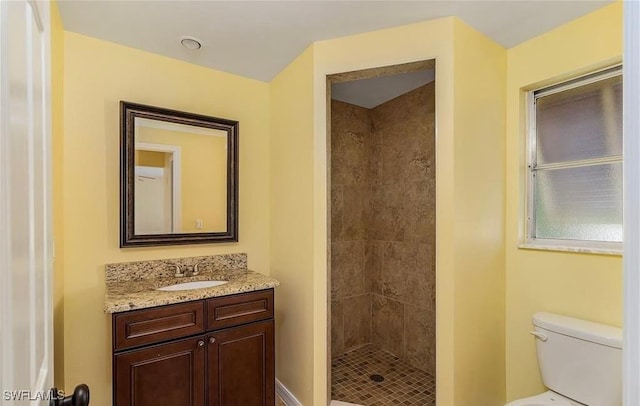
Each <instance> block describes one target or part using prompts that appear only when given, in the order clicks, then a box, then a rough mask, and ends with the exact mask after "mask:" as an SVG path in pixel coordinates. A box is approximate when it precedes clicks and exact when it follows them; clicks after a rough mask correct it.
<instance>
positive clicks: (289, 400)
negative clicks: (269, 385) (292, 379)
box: [276, 379, 302, 406]
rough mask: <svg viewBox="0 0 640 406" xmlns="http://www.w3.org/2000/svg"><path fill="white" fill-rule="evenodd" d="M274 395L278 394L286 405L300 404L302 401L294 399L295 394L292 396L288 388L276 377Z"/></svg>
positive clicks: (296, 405)
mask: <svg viewBox="0 0 640 406" xmlns="http://www.w3.org/2000/svg"><path fill="white" fill-rule="evenodd" d="M276 395H278V396H280V399H282V401H283V402H284V404H285V405H286V406H302V403H300V401H299V400H298V399H296V397H295V396H293V393H291V392H290V391H289V389H287V387H286V386H284V385H283V384H282V382H280V381H279V380H277V379H276Z"/></svg>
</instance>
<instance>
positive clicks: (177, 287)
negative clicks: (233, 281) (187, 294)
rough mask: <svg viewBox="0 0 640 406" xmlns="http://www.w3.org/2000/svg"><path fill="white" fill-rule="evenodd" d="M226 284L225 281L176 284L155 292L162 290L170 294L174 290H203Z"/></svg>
mask: <svg viewBox="0 0 640 406" xmlns="http://www.w3.org/2000/svg"><path fill="white" fill-rule="evenodd" d="M225 283H227V281H199V282H185V283H178V284H175V285H169V286H163V287H161V288H158V289H156V290H163V291H165V292H172V291H174V290H193V289H204V288H212V287H214V286H220V285H224V284H225Z"/></svg>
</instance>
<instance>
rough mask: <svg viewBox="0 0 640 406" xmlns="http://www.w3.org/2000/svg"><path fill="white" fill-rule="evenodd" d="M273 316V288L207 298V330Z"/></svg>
mask: <svg viewBox="0 0 640 406" xmlns="http://www.w3.org/2000/svg"><path fill="white" fill-rule="evenodd" d="M270 318H273V289H269V290H260V291H257V292H251V293H243V294H239V295H234V296H226V297H218V298H214V299H209V300H207V330H215V329H218V328H223V327H230V326H235V325H238V324H244V323H250V322H252V321H259V320H266V319H270Z"/></svg>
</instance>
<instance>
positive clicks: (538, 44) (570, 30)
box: [506, 2, 622, 400]
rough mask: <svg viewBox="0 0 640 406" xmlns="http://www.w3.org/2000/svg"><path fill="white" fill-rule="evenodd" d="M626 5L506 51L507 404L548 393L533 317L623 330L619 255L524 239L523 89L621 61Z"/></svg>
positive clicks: (612, 6)
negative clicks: (532, 246) (553, 248)
mask: <svg viewBox="0 0 640 406" xmlns="http://www.w3.org/2000/svg"><path fill="white" fill-rule="evenodd" d="M621 55H622V2H617V3H615V4H613V5H610V6H607V7H605V8H602V9H600V10H597V11H596V12H594V13H591V14H589V15H587V16H585V17H583V18H580V19H578V20H575V21H573V22H571V23H569V24H566V25H564V26H562V27H560V28H558V29H555V30H553V31H550V32H548V33H545V34H543V35H541V36H539V37H537V38H534V39H532V40H530V41H527V42H525V43H523V44H521V45H519V46H517V47H514V48H511V49H509V51H508V70H507V154H506V156H507V171H506V172H507V211H506V216H507V228H506V234H507V240H506V265H507V295H506V298H507V303H506V309H507V335H506V339H507V399H508V400H512V399H515V398H520V397H524V396H531V395H533V394H536V393H540V392H542V390H543V386H542V382H541V380H540V377H539V373H538V366H537V361H536V355H535V343H534V340H533V338H532V337H531V336H530V335H529V334H528V332H529V331H530V330H531V328H532V325H531V316H532V315H533V313H535V312H537V311H550V312H556V313H561V314H566V315H569V316H574V317H580V318H584V319H588V320H593V321H597V322H601V323H608V324H612V325H615V326H620V325H621V323H622V260H621V258H620V257H615V256H603V255H589V254H573V253H564V252H549V251H531V250H524V249H519V248H518V243H520V242H521V240H522V237H523V231H522V229H523V221H524V213H525V208H524V199H523V197H524V196H525V183H524V182H525V162H526V161H525V155H524V145H525V132H524V128H525V121H524V117H523V115H522V113H523V111H524V107H523V91H522V89H530V88H532V87H537V86H540V85H545V84H549V83H551V82H552V81H556V80H561V79H565V78H567V77H570V76H573V75H576V74H580V73H584V72H588V71H590V70H593V69H597V68H600V67H604V66H607V65H609V64H612V63H615V62H620V61H621Z"/></svg>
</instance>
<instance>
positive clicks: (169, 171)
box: [120, 101, 238, 247]
mask: <svg viewBox="0 0 640 406" xmlns="http://www.w3.org/2000/svg"><path fill="white" fill-rule="evenodd" d="M120 144H121V151H120V172H121V173H120V194H121V204H120V247H134V246H152V245H175V244H198V243H214V242H229V241H238V122H237V121H233V120H226V119H221V118H215V117H208V116H203V115H199V114H193V113H185V112H181V111H175V110H169V109H165V108H160V107H153V106H146V105H142V104H136V103H130V102H125V101H122V102H120Z"/></svg>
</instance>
